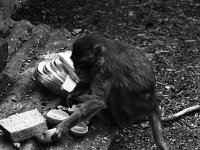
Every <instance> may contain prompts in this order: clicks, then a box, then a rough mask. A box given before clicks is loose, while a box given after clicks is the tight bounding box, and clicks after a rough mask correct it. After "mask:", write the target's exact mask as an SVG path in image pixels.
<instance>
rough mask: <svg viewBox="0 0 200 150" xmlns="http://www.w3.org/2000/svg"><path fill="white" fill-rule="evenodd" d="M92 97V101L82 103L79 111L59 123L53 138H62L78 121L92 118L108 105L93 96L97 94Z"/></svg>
mask: <svg viewBox="0 0 200 150" xmlns="http://www.w3.org/2000/svg"><path fill="white" fill-rule="evenodd" d="M90 97H91V98H90V101H87V102H85V103H82V104H81V105H80V107H79V109H78V110H77V111H75V112H74V113H73V114H72V115H71V116H69V118H67V119H65V120H63V121H62V122H61V123H60V124H59V125H58V127H57V130H56V133H55V134H54V135H53V138H60V137H61V136H62V135H63V134H66V133H67V132H68V131H69V129H71V128H72V127H73V126H75V125H76V124H77V123H79V122H81V121H85V120H88V119H90V118H92V117H93V116H94V115H96V114H97V113H98V112H99V111H101V110H102V109H104V108H106V107H107V106H106V104H105V102H104V101H103V100H99V99H96V98H93V97H95V96H92V95H91V96H90Z"/></svg>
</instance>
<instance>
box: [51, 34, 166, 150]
mask: <svg viewBox="0 0 200 150" xmlns="http://www.w3.org/2000/svg"><path fill="white" fill-rule="evenodd" d="M71 59H72V61H73V63H74V68H75V73H76V74H77V76H78V77H79V78H80V81H79V82H78V83H77V86H76V87H75V89H74V90H73V91H72V92H71V93H69V96H68V98H67V99H68V100H70V99H73V98H74V99H76V100H77V101H78V102H79V104H78V105H79V109H78V110H77V111H75V112H74V113H73V114H72V115H71V116H70V117H69V118H67V119H65V120H63V121H62V122H61V123H60V124H58V126H57V127H56V132H55V134H54V135H53V138H54V139H59V138H60V137H61V136H62V135H63V134H67V132H68V130H69V129H70V128H72V127H73V126H75V125H76V124H77V123H78V122H81V121H85V120H90V119H91V118H92V117H93V116H95V115H97V114H101V113H102V114H104V113H105V112H106V114H107V115H108V114H109V116H111V118H112V121H114V122H115V123H116V124H118V125H119V126H122V125H123V124H124V123H126V122H129V121H137V120H140V119H141V118H146V117H147V118H148V120H149V121H150V123H151V127H152V132H153V137H154V140H155V142H156V144H157V146H158V147H159V149H160V150H168V147H167V144H166V143H165V142H164V140H163V133H162V132H163V131H162V125H161V116H160V108H159V103H160V102H159V100H158V98H157V96H156V80H155V73H154V70H153V66H152V64H151V63H150V61H149V60H148V59H147V58H146V56H145V53H144V52H143V51H141V50H140V49H139V48H136V47H134V46H133V45H130V44H127V43H125V42H122V41H117V40H112V39H108V38H105V37H102V36H99V35H96V34H89V35H85V36H83V37H81V38H79V39H78V40H76V41H75V42H74V43H73V46H72V55H71Z"/></svg>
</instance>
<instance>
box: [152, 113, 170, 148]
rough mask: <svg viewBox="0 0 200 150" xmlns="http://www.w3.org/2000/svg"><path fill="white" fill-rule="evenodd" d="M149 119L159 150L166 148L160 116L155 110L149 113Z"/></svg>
mask: <svg viewBox="0 0 200 150" xmlns="http://www.w3.org/2000/svg"><path fill="white" fill-rule="evenodd" d="M150 121H151V126H152V131H153V137H154V140H155V142H156V144H157V146H158V147H159V149H160V150H168V148H167V145H166V143H165V142H164V140H163V133H162V132H163V131H162V125H161V120H160V116H159V114H158V112H157V111H155V112H153V113H152V114H151V115H150Z"/></svg>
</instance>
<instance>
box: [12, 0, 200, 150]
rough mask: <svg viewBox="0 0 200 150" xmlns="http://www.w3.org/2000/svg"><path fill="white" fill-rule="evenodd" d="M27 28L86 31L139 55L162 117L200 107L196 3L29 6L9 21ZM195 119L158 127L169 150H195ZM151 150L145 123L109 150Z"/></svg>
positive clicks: (133, 0)
mask: <svg viewBox="0 0 200 150" xmlns="http://www.w3.org/2000/svg"><path fill="white" fill-rule="evenodd" d="M13 19H14V20H21V19H27V20H29V21H30V22H31V23H32V24H35V25H37V24H41V23H45V24H48V25H51V26H52V27H55V28H66V29H69V30H70V31H72V30H73V29H80V28H81V29H82V28H83V29H85V30H87V31H88V32H97V33H100V34H102V35H104V36H107V37H110V38H112V39H116V40H124V41H126V42H128V43H130V44H133V45H135V46H136V47H139V48H141V49H142V50H144V51H145V52H146V53H147V54H148V55H147V56H148V57H149V59H150V60H151V61H152V63H153V65H154V67H155V71H156V78H157V93H158V95H159V96H160V98H161V100H162V101H161V106H162V115H170V114H173V113H175V112H178V111H180V110H182V109H184V108H187V107H189V106H193V105H195V104H199V98H200V97H199V93H200V89H199V85H200V61H199V60H200V50H199V48H200V2H199V1H198V0H168V1H164V0H163V1H162V0H160V1H159V0H154V1H153V0H148V1H147V0H110V1H106V0H56V1H52V0H30V3H29V4H28V5H27V6H25V7H24V8H22V9H20V10H18V11H17V13H16V14H15V15H13ZM199 117H200V114H199V113H198V112H197V113H193V114H191V115H189V116H184V117H182V118H181V119H179V120H177V121H174V122H170V123H167V124H164V125H163V128H164V136H165V141H166V142H167V143H168V145H169V147H170V150H198V149H200V148H199V147H200V122H199ZM126 149H129V150H133V149H134V150H155V149H157V148H156V146H155V143H154V141H153V138H152V133H151V130H150V126H149V122H143V123H138V124H134V123H130V124H128V125H127V126H125V127H124V128H123V129H121V130H120V131H119V132H118V134H117V135H116V137H115V139H114V141H113V142H112V144H111V147H110V150H126Z"/></svg>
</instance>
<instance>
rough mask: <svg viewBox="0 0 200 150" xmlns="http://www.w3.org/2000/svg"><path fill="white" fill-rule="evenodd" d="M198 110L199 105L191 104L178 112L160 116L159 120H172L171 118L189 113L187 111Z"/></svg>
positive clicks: (199, 108)
mask: <svg viewBox="0 0 200 150" xmlns="http://www.w3.org/2000/svg"><path fill="white" fill-rule="evenodd" d="M198 110H200V105H195V106H191V107H188V108H186V109H184V110H182V111H180V112H178V113H175V114H173V115H169V116H167V117H161V120H162V121H164V122H166V121H172V120H175V119H177V118H179V117H181V116H183V115H186V114H189V113H192V112H195V111H198Z"/></svg>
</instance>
